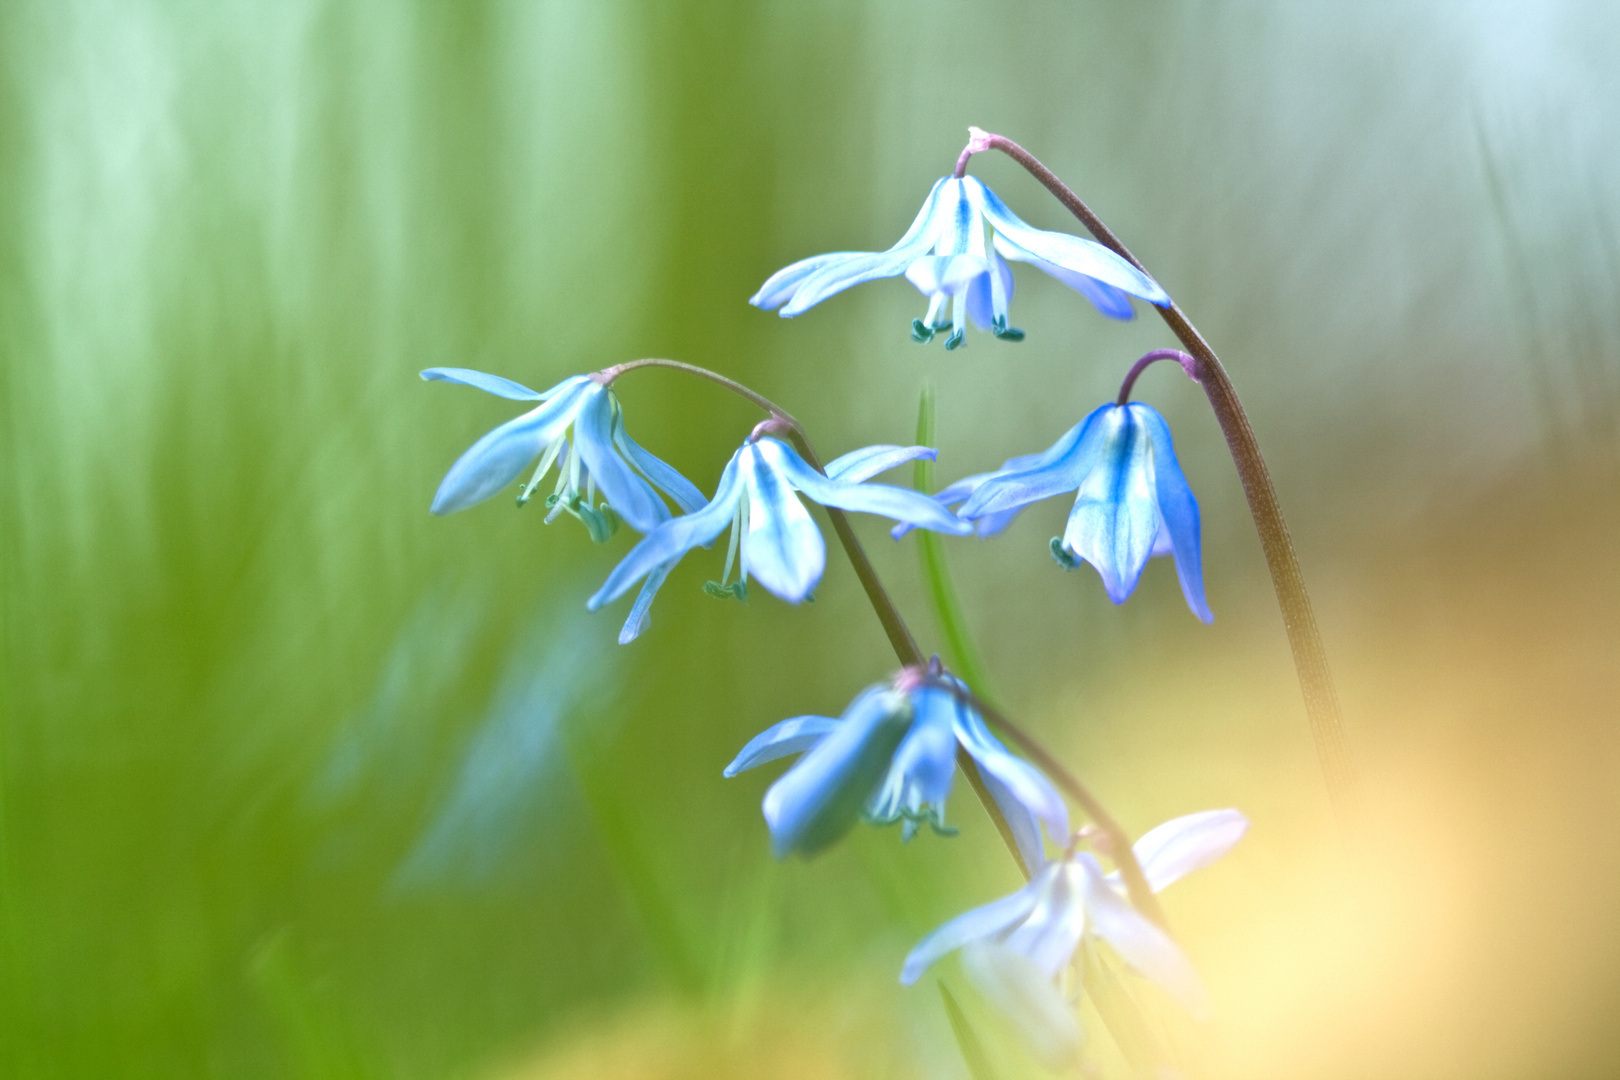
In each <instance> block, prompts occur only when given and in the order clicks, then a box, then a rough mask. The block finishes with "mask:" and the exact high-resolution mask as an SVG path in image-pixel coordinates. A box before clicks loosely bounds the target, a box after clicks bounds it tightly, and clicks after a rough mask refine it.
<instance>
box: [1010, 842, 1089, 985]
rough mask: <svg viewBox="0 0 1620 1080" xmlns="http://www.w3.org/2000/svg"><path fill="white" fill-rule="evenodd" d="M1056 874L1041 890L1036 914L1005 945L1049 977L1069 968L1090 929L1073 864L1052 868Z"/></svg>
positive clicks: (1053, 874) (1064, 861) (1056, 865)
mask: <svg viewBox="0 0 1620 1080" xmlns="http://www.w3.org/2000/svg"><path fill="white" fill-rule="evenodd" d="M1048 868H1049V869H1050V870H1052V871H1054V872H1053V873H1052V874H1051V876H1050V877H1049V878H1047V877H1046V875H1045V873H1044V872H1043V875H1042V876H1043V878H1045V879H1046V880H1047V882H1048V884H1047V887H1046V888H1045V889H1043V890H1041V894H1040V897H1039V898H1038V900H1037V902H1036V904H1035V908H1034V910H1032V911H1031V912H1030V913H1029V917H1028V918H1026V919H1025V920H1024V921H1023V922H1021V923H1019V924H1018V925H1017V926H1016V927H1014V928H1013V929H1012V930H1011V931H1009V932H1008V934H1007V935H1006V937H1004V938H1002V944H1004V945H1006V946H1007V947H1008V948H1009V949H1016V950H1017V951H1019V952H1021V953H1023V954H1024V955H1025V956H1027V957H1029V958H1030V959H1031V960H1033V961H1034V962H1035V964H1036V965H1037V966H1039V967H1040V969H1041V970H1042V971H1044V972H1046V973H1047V974H1048V975H1056V974H1057V973H1058V972H1059V971H1062V970H1063V969H1064V968H1065V967H1067V966H1068V964H1069V961H1070V960H1071V959H1073V958H1074V950H1075V949H1076V948H1078V947H1079V944H1080V938H1081V935H1083V934H1084V933H1085V929H1086V909H1085V904H1084V899H1085V894H1084V892H1083V891H1082V882H1081V881H1080V880H1079V879H1078V877H1077V876H1076V873H1077V871H1076V870H1075V868H1074V866H1073V864H1072V863H1071V862H1068V861H1066V860H1060V861H1058V862H1055V863H1050V864H1048Z"/></svg>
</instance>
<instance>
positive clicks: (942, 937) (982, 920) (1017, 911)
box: [900, 864, 1056, 986]
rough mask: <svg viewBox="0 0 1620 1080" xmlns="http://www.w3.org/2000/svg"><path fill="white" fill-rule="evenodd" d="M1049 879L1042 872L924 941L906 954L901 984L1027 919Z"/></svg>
mask: <svg viewBox="0 0 1620 1080" xmlns="http://www.w3.org/2000/svg"><path fill="white" fill-rule="evenodd" d="M1055 865H1056V864H1054V866H1055ZM1049 876H1050V871H1048V872H1046V873H1043V874H1042V875H1041V876H1039V877H1036V878H1034V879H1033V880H1031V881H1030V883H1029V884H1028V885H1025V886H1024V887H1023V888H1022V889H1019V890H1018V891H1017V892H1015V893H1013V894H1012V895H1010V896H1003V897H1002V898H1001V899H1000V900H992V901H991V902H990V903H988V904H985V905H984V906H983V907H977V908H974V909H973V910H972V911H968V912H964V913H963V914H961V915H958V916H957V917H956V918H954V919H952V920H951V921H950V922H948V923H946V924H945V925H943V926H941V927H939V928H938V929H937V930H935V931H934V932H933V933H931V934H929V935H928V936H927V937H925V938H923V939H922V940H921V941H919V942H918V943H917V947H916V948H914V949H912V950H911V952H910V953H908V954H906V962H905V964H904V965H903V966H902V967H901V968H900V985H902V986H910V985H911V984H912V983H914V982H916V981H917V980H918V979H920V978H922V973H923V972H925V971H927V970H928V969H929V968H930V967H933V966H934V964H935V963H936V962H938V961H939V960H941V959H943V958H944V957H945V956H946V955H947V954H949V953H951V952H954V951H955V950H957V949H960V948H961V947H962V946H963V945H966V944H967V943H968V942H970V941H976V940H977V939H979V938H987V937H990V936H992V935H994V934H1000V933H1002V932H1003V931H1005V930H1006V929H1007V928H1008V927H1010V926H1013V925H1015V924H1016V923H1018V922H1019V921H1020V920H1022V919H1024V918H1026V917H1028V915H1029V913H1030V912H1031V911H1033V910H1034V909H1035V904H1036V903H1037V902H1038V900H1039V898H1040V894H1041V891H1042V890H1043V889H1044V888H1045V887H1046V879H1047V878H1048V877H1049Z"/></svg>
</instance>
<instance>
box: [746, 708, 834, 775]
mask: <svg viewBox="0 0 1620 1080" xmlns="http://www.w3.org/2000/svg"><path fill="white" fill-rule="evenodd" d="M840 723H842V721H840V720H838V719H837V718H836V717H832V716H795V717H794V718H793V719H791V720H783V721H782V722H781V723H779V724H772V725H771V726H770V727H768V728H766V729H765V730H764V731H762V732H760V733H759V734H758V735H755V736H754V737H753V738H752V739H750V740H748V745H747V746H745V747H743V748H742V750H741V751H740V752H738V754H737V756H736V758H735V759H733V760H732V762H731V764H730V765H727V766H726V768H725V772H723V773H721V775H722V776H727V777H730V776H736V775H737V774H738V773H740V772H742V771H743V770H745V769H752V768H753V767H754V766H755V765H763V764H765V763H766V762H767V761H775V760H776V759H777V758H782V757H787V756H788V755H789V754H797V753H800V752H802V751H805V750H808V749H810V748H811V747H812V746H814V745H815V744H816V743H818V742H820V741H821V739H822V736H824V735H830V734H831V733H832V732H833V730H834V729H835V728H837V727H838V725H839V724H840Z"/></svg>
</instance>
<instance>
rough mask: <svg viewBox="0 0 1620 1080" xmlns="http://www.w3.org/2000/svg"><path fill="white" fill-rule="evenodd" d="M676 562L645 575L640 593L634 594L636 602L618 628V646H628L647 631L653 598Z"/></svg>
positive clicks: (668, 563)
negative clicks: (645, 578) (622, 624)
mask: <svg viewBox="0 0 1620 1080" xmlns="http://www.w3.org/2000/svg"><path fill="white" fill-rule="evenodd" d="M677 561H679V560H675V559H672V560H670V561H669V562H667V563H664V564H663V565H662V566H655V567H653V568H652V571H651V572H650V573H648V575H647V580H646V581H643V582H642V583H641V591H640V592H638V593H637V594H636V602H635V603H634V604H631V605H630V614H629V615H628V616H626V617H625V620H624V626H622V627H620V628H619V644H620V645H628V644H630V643H631V642H632V641H634V640H636V638H638V637H640V636H641V632H642V631H643V630H645V629H647V624H648V623H650V622H651V621H652V616H651V615H650V614H649V612H650V611H651V609H652V602H653V597H655V596H657V595H658V590H659V589H661V588H663V585H664V579H665V578H667V577H669V572H670V571H671V570H673V569H675V563H676V562H677Z"/></svg>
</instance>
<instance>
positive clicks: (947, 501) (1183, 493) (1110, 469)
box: [935, 401, 1215, 623]
mask: <svg viewBox="0 0 1620 1080" xmlns="http://www.w3.org/2000/svg"><path fill="white" fill-rule="evenodd" d="M1071 491H1073V492H1075V493H1076V494H1075V500H1074V509H1073V510H1071V511H1070V512H1069V522H1068V525H1067V527H1066V528H1065V529H1064V531H1063V536H1062V537H1054V538H1053V540H1052V555H1053V558H1055V559H1057V561H1058V563H1059V564H1060V565H1062V566H1063V567H1065V568H1066V569H1071V570H1072V569H1073V568H1074V567H1075V566H1077V565H1079V562H1080V561H1081V560H1083V561H1085V562H1088V563H1090V564H1091V565H1092V566H1094V567H1096V569H1097V573H1098V574H1100V575H1101V576H1102V580H1103V587H1104V588H1105V589H1107V590H1108V596H1109V599H1111V600H1113V602H1114V603H1116V604H1122V603H1124V602H1125V598H1126V597H1128V596H1130V595H1131V591H1132V590H1133V589H1135V588H1136V583H1137V581H1138V579H1140V578H1141V576H1142V568H1143V567H1144V566H1146V565H1147V561H1148V559H1149V558H1151V557H1152V556H1154V555H1172V556H1174V557H1175V563H1176V575H1177V576H1178V577H1179V578H1180V579H1181V592H1182V595H1183V596H1185V597H1186V598H1187V606H1188V607H1190V608H1191V609H1192V612H1193V614H1194V615H1196V616H1198V618H1200V619H1202V620H1203V621H1204V622H1206V623H1207V622H1213V621H1214V618H1215V617H1214V616H1213V615H1211V614H1210V611H1209V605H1208V604H1206V603H1205V602H1204V571H1203V567H1202V564H1201V561H1200V559H1201V555H1200V540H1199V523H1198V500H1197V499H1195V498H1193V493H1192V489H1191V488H1190V487H1189V486H1188V485H1187V478H1186V476H1185V475H1184V474H1183V473H1182V471H1181V464H1180V462H1178V461H1177V460H1176V449H1175V443H1174V441H1173V440H1172V439H1171V438H1170V426H1169V425H1168V424H1166V423H1165V422H1164V417H1162V416H1160V415H1159V413H1158V412H1157V411H1156V410H1154V409H1153V408H1152V407H1151V406H1148V405H1144V404H1142V403H1141V402H1138V401H1133V402H1131V403H1129V404H1127V405H1114V404H1109V405H1104V406H1102V407H1101V408H1099V409H1097V410H1096V411H1094V412H1093V413H1091V415H1089V416H1087V417H1086V418H1085V419H1084V420H1082V421H1081V422H1080V423H1078V424H1076V425H1075V426H1074V427H1073V428H1071V429H1070V430H1069V431H1068V432H1066V433H1065V434H1064V436H1063V437H1062V438H1061V439H1059V440H1058V441H1057V442H1056V443H1054V444H1053V445H1052V447H1051V448H1050V449H1048V450H1047V451H1046V452H1045V453H1043V454H1040V455H1038V456H1035V457H1026V458H1014V459H1013V460H1012V461H1009V462H1008V463H1007V464H1006V465H1004V466H1003V467H1002V468H1001V469H998V470H997V471H995V472H993V473H984V474H981V475H979V476H973V477H968V478H967V479H966V480H961V481H958V482H957V483H955V484H952V485H951V486H950V487H948V488H946V489H945V490H944V491H941V492H940V493H939V494H938V495H936V496H935V498H936V499H938V500H939V501H940V502H941V503H942V504H943V505H947V506H948V505H953V504H955V503H958V502H960V503H961V504H962V505H961V507H960V508H959V509H958V510H957V514H958V515H960V516H961V517H962V518H964V519H966V520H969V521H974V522H977V523H979V525H980V531H981V533H984V534H989V533H992V532H995V531H998V530H1000V529H1001V528H1004V527H1005V526H1006V524H1007V522H1008V521H1009V520H1010V519H1011V517H1012V516H1013V515H1015V514H1016V513H1017V512H1018V511H1019V510H1021V509H1022V508H1023V507H1025V506H1028V505H1029V504H1030V503H1032V502H1037V501H1039V500H1041V499H1048V498H1051V497H1052V496H1054V495H1062V494H1066V493H1068V492H1071Z"/></svg>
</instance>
